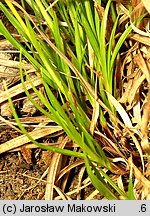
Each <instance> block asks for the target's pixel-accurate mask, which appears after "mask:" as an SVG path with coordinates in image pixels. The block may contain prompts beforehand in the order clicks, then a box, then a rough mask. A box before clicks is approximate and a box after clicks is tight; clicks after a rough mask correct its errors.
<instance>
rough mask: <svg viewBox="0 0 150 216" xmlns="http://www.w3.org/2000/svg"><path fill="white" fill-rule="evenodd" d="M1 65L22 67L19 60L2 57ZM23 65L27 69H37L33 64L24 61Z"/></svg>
mask: <svg viewBox="0 0 150 216" xmlns="http://www.w3.org/2000/svg"><path fill="white" fill-rule="evenodd" d="M0 65H2V66H6V67H12V68H18V69H20V62H19V61H14V60H5V59H1V58H0ZM21 65H22V68H23V69H25V70H33V71H35V68H34V67H33V66H32V65H31V64H28V63H23V62H22V63H21Z"/></svg>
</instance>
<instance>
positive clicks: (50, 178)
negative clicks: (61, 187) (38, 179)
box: [45, 136, 70, 200]
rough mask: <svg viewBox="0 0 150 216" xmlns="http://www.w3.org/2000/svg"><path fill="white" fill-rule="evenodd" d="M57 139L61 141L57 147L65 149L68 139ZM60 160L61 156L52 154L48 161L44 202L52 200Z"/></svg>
mask: <svg viewBox="0 0 150 216" xmlns="http://www.w3.org/2000/svg"><path fill="white" fill-rule="evenodd" d="M59 139H61V143H60V145H59V147H60V148H62V149H63V148H64V147H65V145H66V143H67V142H68V141H69V140H70V139H69V138H68V137H66V138H65V139H64V136H62V137H59ZM61 160H62V155H61V154H59V153H56V152H54V153H53V156H52V158H51V161H50V165H49V170H48V175H47V182H48V184H46V190H45V200H53V188H54V184H55V180H56V177H57V175H58V173H59V171H60V168H61Z"/></svg>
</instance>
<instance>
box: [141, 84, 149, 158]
mask: <svg viewBox="0 0 150 216" xmlns="http://www.w3.org/2000/svg"><path fill="white" fill-rule="evenodd" d="M149 121H150V85H149V90H148V96H147V102H146V104H145V106H144V108H143V116H142V121H141V132H142V135H143V137H142V140H141V146H142V149H143V150H144V151H145V152H146V153H148V154H150V144H149V141H148V135H147V134H148V127H147V126H148V123H149Z"/></svg>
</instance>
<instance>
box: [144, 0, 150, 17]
mask: <svg viewBox="0 0 150 216" xmlns="http://www.w3.org/2000/svg"><path fill="white" fill-rule="evenodd" d="M142 2H143V5H144V7H145V9H146V10H147V11H148V13H149V14H150V4H149V3H150V2H149V0H142Z"/></svg>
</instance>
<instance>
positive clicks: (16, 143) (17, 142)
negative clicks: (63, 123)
mask: <svg viewBox="0 0 150 216" xmlns="http://www.w3.org/2000/svg"><path fill="white" fill-rule="evenodd" d="M60 130H62V128H61V127H54V128H39V129H37V130H34V131H32V132H28V134H29V135H30V136H31V137H32V138H33V139H34V140H36V139H39V138H41V137H44V136H46V135H49V134H52V133H55V132H57V131H60ZM28 142H30V140H29V138H28V137H27V136H26V135H21V136H18V137H16V138H14V139H12V140H9V141H7V142H5V143H3V144H1V146H0V154H1V153H4V152H7V151H9V150H11V149H14V148H17V147H20V146H22V145H24V144H26V143H28Z"/></svg>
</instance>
